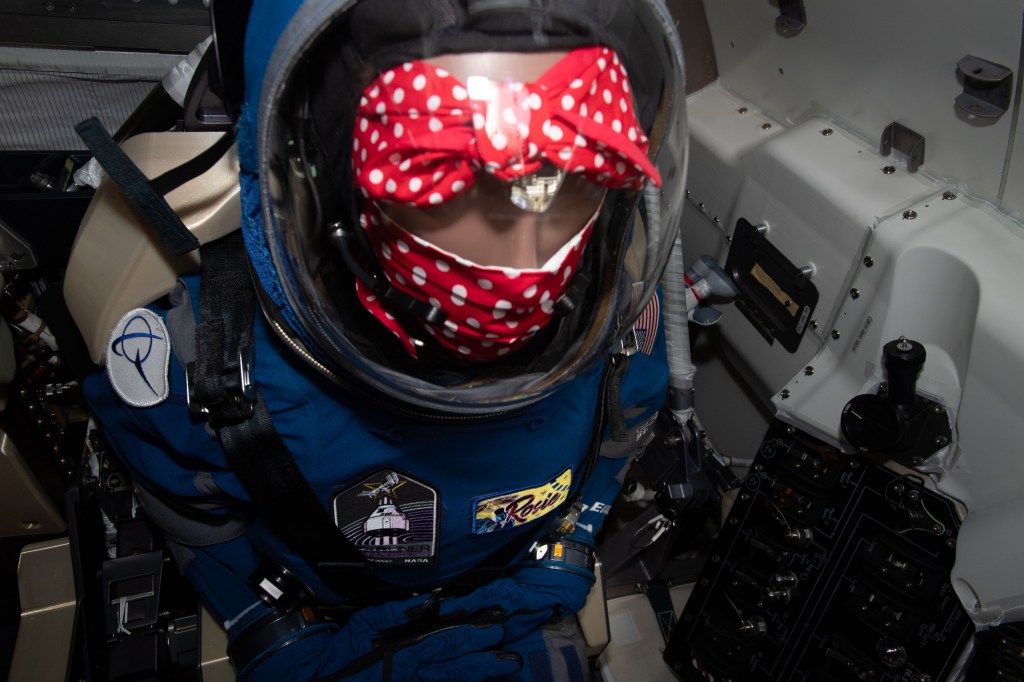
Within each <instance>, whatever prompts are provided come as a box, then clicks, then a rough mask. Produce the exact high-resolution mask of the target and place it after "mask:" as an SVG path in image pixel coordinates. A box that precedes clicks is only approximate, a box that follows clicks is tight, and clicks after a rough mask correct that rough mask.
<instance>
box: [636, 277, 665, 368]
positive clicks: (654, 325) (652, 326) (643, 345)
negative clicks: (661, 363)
mask: <svg viewBox="0 0 1024 682" xmlns="http://www.w3.org/2000/svg"><path fill="white" fill-rule="evenodd" d="M643 293H644V285H643V282H636V283H635V284H633V293H632V296H633V307H634V308H635V307H636V306H638V305H640V297H641V296H643ZM660 317H661V306H660V305H658V296H657V294H655V295H654V296H652V297H651V300H650V301H648V302H647V307H646V308H644V311H643V312H642V313H640V317H638V318H637V319H636V322H634V323H633V333H634V334H635V335H636V348H637V350H638V351H640V352H641V353H644V354H645V355H650V354H651V351H653V350H654V338H655V337H656V336H657V335H658V321H659V319H660Z"/></svg>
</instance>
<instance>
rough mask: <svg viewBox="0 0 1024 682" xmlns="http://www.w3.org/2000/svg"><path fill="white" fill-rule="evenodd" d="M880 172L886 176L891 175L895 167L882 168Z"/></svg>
mask: <svg viewBox="0 0 1024 682" xmlns="http://www.w3.org/2000/svg"><path fill="white" fill-rule="evenodd" d="M882 172H883V173H885V174H886V175H892V174H893V173H895V172H896V166H885V167H884V168H882Z"/></svg>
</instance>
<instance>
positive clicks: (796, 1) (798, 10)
mask: <svg viewBox="0 0 1024 682" xmlns="http://www.w3.org/2000/svg"><path fill="white" fill-rule="evenodd" d="M806 26H807V12H806V11H805V10H804V0H779V16H777V17H776V18H775V28H776V30H777V31H778V32H779V33H781V34H782V35H786V36H793V35H796V34H797V33H799V32H800V31H802V30H804V27H806Z"/></svg>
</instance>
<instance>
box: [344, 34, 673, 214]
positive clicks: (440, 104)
mask: <svg viewBox="0 0 1024 682" xmlns="http://www.w3.org/2000/svg"><path fill="white" fill-rule="evenodd" d="M646 152H647V137H646V135H644V132H643V129H642V128H641V126H640V124H639V122H638V121H637V120H636V116H635V114H634V111H633V99H632V95H631V94H630V86H629V79H628V78H627V75H626V69H625V67H624V65H623V64H622V63H621V62H620V60H619V57H618V55H616V54H615V52H613V51H612V50H610V49H608V48H604V47H586V48H580V49H576V50H573V51H572V52H569V53H568V54H567V55H566V56H565V57H563V58H562V59H561V60H559V61H558V63H556V64H555V65H554V66H552V67H551V68H550V69H548V70H547V72H545V73H544V74H543V75H542V76H541V77H540V78H539V79H537V80H536V81H534V82H532V83H523V82H518V81H492V80H489V79H487V78H484V77H477V76H471V77H469V78H468V79H467V82H466V83H463V82H461V81H460V80H458V79H457V78H455V77H454V76H452V75H451V74H449V73H448V72H447V71H445V70H444V69H442V68H440V67H438V66H435V65H433V64H428V63H425V62H418V61H414V62H408V63H406V64H403V65H402V66H398V67H395V68H393V69H390V70H388V71H386V72H384V73H383V74H381V75H380V76H379V77H378V78H377V79H376V80H374V81H373V82H372V83H371V84H370V86H369V87H367V88H366V90H365V91H364V92H363V97H362V99H361V100H360V105H359V109H358V111H357V117H356V123H355V129H354V133H353V141H352V160H353V170H354V174H355V179H356V184H357V185H358V186H359V187H360V189H361V190H362V191H363V193H364V195H365V196H367V197H369V198H371V199H374V200H379V201H387V202H396V203H403V204H407V205H411V206H421V207H423V206H431V205H437V204H440V203H443V202H445V201H447V200H449V199H451V198H452V197H454V196H457V195H459V194H461V193H462V192H464V191H466V189H468V188H469V187H470V185H472V184H473V182H474V181H475V179H476V176H477V174H478V173H480V172H487V173H490V174H492V175H494V176H496V177H498V178H500V179H501V180H505V181H509V182H511V181H515V180H517V179H520V178H524V177H527V176H531V175H534V174H537V173H538V172H539V171H540V170H541V168H542V166H543V165H544V164H545V163H548V164H551V165H552V166H554V167H555V168H557V169H559V171H560V172H565V173H577V174H580V175H582V176H584V177H585V178H587V179H588V180H590V181H592V182H594V183H596V184H598V185H600V186H602V187H606V188H618V189H622V188H626V189H640V188H641V187H642V186H643V184H644V182H645V181H646V180H647V179H650V180H651V181H652V182H654V183H655V184H656V185H659V186H660V184H661V178H660V176H659V174H658V171H657V169H655V168H654V166H653V165H652V164H651V162H650V161H649V160H648V158H647V154H646Z"/></svg>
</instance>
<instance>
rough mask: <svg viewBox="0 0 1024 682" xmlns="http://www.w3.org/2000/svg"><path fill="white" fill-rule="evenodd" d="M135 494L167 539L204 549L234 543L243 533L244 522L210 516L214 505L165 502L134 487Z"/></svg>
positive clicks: (236, 519) (232, 517)
mask: <svg viewBox="0 0 1024 682" xmlns="http://www.w3.org/2000/svg"><path fill="white" fill-rule="evenodd" d="M135 494H136V495H137V496H138V498H139V502H140V503H141V504H142V506H143V508H144V509H145V510H146V513H147V514H148V515H149V517H150V518H151V519H153V522H154V523H155V524H156V525H158V526H159V527H160V528H161V530H163V531H164V533H165V534H166V535H167V537H168V539H170V540H172V541H174V542H176V543H179V544H182V545H189V546H192V547H206V546H208V545H215V544H218V543H220V542H227V541H228V540H234V539H235V538H237V537H238V536H240V535H241V534H242V533H244V532H245V526H246V524H245V521H244V520H243V519H241V518H239V517H237V516H235V515H232V514H230V513H229V514H224V515H221V514H218V515H213V514H210V513H208V511H209V510H211V509H215V508H216V507H214V505H189V504H186V503H184V502H178V503H168V502H166V501H164V500H163V499H161V498H160V497H158V496H157V495H156V494H154V493H153V492H151V491H149V490H147V489H145V488H143V487H142V486H141V485H139V484H138V483H136V484H135Z"/></svg>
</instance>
